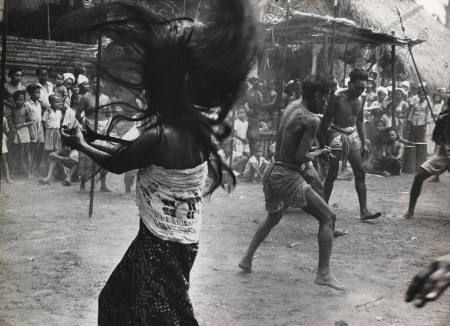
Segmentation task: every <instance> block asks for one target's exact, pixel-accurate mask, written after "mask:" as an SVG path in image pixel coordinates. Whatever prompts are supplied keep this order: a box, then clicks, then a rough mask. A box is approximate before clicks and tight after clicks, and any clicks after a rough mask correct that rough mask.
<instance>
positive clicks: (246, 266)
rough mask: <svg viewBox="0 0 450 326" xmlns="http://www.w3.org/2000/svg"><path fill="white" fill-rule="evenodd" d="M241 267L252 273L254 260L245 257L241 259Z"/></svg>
mask: <svg viewBox="0 0 450 326" xmlns="http://www.w3.org/2000/svg"><path fill="white" fill-rule="evenodd" d="M239 267H240V268H241V269H242V270H243V271H244V272H247V273H251V272H252V261H251V260H247V259H245V258H243V259H242V260H241V262H240V263H239Z"/></svg>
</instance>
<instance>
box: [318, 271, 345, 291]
mask: <svg viewBox="0 0 450 326" xmlns="http://www.w3.org/2000/svg"><path fill="white" fill-rule="evenodd" d="M315 283H316V284H317V285H322V286H329V287H330V288H333V289H336V290H340V291H343V290H344V287H343V286H342V285H341V284H340V283H339V282H338V280H337V279H336V278H335V277H334V276H333V275H331V274H329V273H328V274H326V275H321V274H319V273H318V274H317V276H316V281H315Z"/></svg>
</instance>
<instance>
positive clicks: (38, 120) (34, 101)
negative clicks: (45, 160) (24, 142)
mask: <svg viewBox="0 0 450 326" xmlns="http://www.w3.org/2000/svg"><path fill="white" fill-rule="evenodd" d="M27 92H28V95H29V96H30V99H29V100H28V101H26V102H25V106H26V107H27V109H28V110H29V112H30V117H31V121H33V124H32V125H31V126H30V151H31V163H32V169H33V168H34V169H35V170H34V173H35V174H36V175H37V174H39V168H40V166H41V161H42V156H43V152H44V140H45V137H44V128H43V126H42V107H41V102H40V101H39V99H40V97H41V87H40V86H39V85H37V84H31V85H29V86H28V87H27Z"/></svg>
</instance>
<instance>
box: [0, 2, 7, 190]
mask: <svg viewBox="0 0 450 326" xmlns="http://www.w3.org/2000/svg"><path fill="white" fill-rule="evenodd" d="M7 39H8V0H4V1H3V33H2V58H1V63H0V87H1V89H0V144H3V117H4V116H5V111H4V108H5V91H4V89H3V88H4V87H5V86H4V85H5V83H6V47H7ZM2 155H3V154H2V151H1V150H0V179H1V177H2V164H3V163H2V162H3V161H2ZM0 190H1V182H0Z"/></svg>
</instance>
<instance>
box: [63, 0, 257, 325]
mask: <svg viewBox="0 0 450 326" xmlns="http://www.w3.org/2000/svg"><path fill="white" fill-rule="evenodd" d="M172 9H173V8H172V7H170V6H169V5H167V4H166V2H164V3H163V4H161V3H160V2H159V3H158V7H156V6H154V5H152V4H127V3H124V2H112V3H108V4H104V5H99V6H97V7H94V8H90V9H85V10H83V11H78V12H75V13H74V14H71V15H70V16H69V17H66V18H64V22H65V27H66V30H71V31H72V32H99V33H101V34H103V35H106V36H107V37H109V38H110V39H112V40H113V42H114V43H115V46H116V47H117V49H116V50H115V51H112V52H113V55H111V56H110V57H109V58H105V61H104V62H103V64H102V75H103V76H104V77H105V79H106V80H109V81H113V82H115V83H116V84H118V85H120V86H122V87H126V88H128V89H131V90H134V91H136V93H139V94H145V100H146V102H147V106H146V107H145V108H144V109H140V112H139V115H138V117H137V118H132V119H133V120H135V121H136V120H139V121H140V123H141V127H140V128H141V135H140V136H139V137H138V138H137V139H136V140H134V141H131V142H130V141H127V142H124V141H122V142H119V140H117V139H114V138H112V137H109V136H107V135H98V134H95V133H93V132H92V131H90V130H89V129H88V130H87V131H86V132H83V131H81V130H80V129H76V130H74V129H63V130H62V133H63V135H64V139H65V141H67V142H68V143H70V144H71V146H72V147H74V148H76V149H78V150H79V151H81V152H83V153H85V154H86V155H88V156H89V157H91V158H92V159H93V160H94V161H95V162H96V163H97V164H98V165H99V166H100V167H101V168H104V169H106V170H108V171H111V172H113V173H124V172H126V171H130V170H134V169H139V172H138V178H137V186H136V197H137V204H138V207H139V215H140V229H139V233H138V235H137V236H136V238H135V239H134V241H133V243H132V244H131V246H130V247H129V249H128V250H127V252H126V253H125V256H124V257H123V259H122V261H121V262H120V263H119V265H118V266H117V267H116V269H115V270H114V272H113V273H112V275H111V276H110V278H109V280H108V282H107V283H106V285H105V287H104V288H103V290H102V291H101V293H100V297H99V315H98V323H99V325H108V326H111V325H121V326H122V325H158V326H159V325H161V326H162V325H198V323H197V321H196V319H195V316H194V312H193V308H192V305H191V302H190V299H189V296H188V289H189V273H190V270H191V267H192V265H193V263H194V260H195V256H196V254H197V250H198V240H199V231H200V224H201V215H202V196H203V187H204V184H205V181H206V178H207V175H208V170H210V173H211V175H212V176H213V182H212V184H211V187H210V188H209V190H208V191H207V192H206V194H211V193H212V191H214V190H215V189H216V188H217V187H219V186H220V185H221V183H222V173H223V171H225V172H226V173H230V175H231V177H232V178H233V179H234V176H233V173H231V169H230V168H229V167H228V166H226V165H225V164H223V163H222V161H221V159H220V157H219V155H218V154H217V150H218V149H217V147H216V145H215V141H222V140H224V139H225V138H226V137H227V136H229V134H230V132H231V128H230V127H229V126H228V125H227V124H226V123H225V118H226V116H227V114H228V112H229V111H230V109H231V106H232V104H233V102H234V101H235V99H236V97H237V95H238V93H239V89H240V87H241V83H242V82H243V81H244V80H245V78H246V76H247V74H248V72H249V70H250V67H251V66H252V63H253V58H254V56H255V51H256V45H255V44H256V43H255V26H254V23H253V17H252V15H251V13H250V8H249V5H248V3H247V2H246V1H244V0H234V1H229V0H218V1H216V2H215V7H214V12H215V13H216V15H215V16H213V17H211V19H209V20H208V22H206V23H205V24H202V25H200V24H197V23H196V22H194V21H193V20H190V19H187V18H184V17H183V18H177V16H176V14H174V10H172ZM75 21H76V24H75V23H74V22H75ZM217 108H219V110H218V118H214V119H213V118H211V117H209V114H210V113H212V112H213V111H214V112H215V111H216V110H217ZM136 110H139V109H138V108H136ZM121 118H125V117H121V116H116V117H113V119H112V122H111V126H110V129H111V128H112V126H113V125H114V122H115V121H117V120H119V119H121ZM129 119H131V118H129ZM96 139H102V140H109V141H110V143H109V144H108V145H104V144H100V143H98V142H95V140H96ZM234 182H235V180H234Z"/></svg>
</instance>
